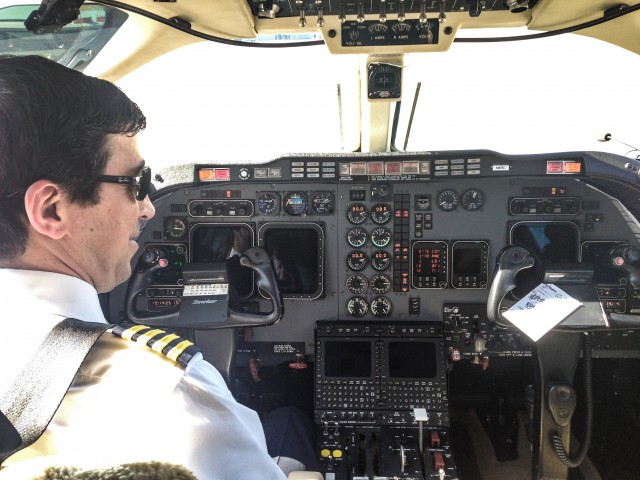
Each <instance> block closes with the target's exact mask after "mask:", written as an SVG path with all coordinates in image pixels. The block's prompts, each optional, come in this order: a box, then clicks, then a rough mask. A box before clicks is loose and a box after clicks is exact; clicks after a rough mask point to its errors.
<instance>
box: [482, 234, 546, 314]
mask: <svg viewBox="0 0 640 480" xmlns="http://www.w3.org/2000/svg"><path fill="white" fill-rule="evenodd" d="M496 264H497V265H496V272H495V275H494V277H493V281H492V282H491V288H490V289H489V298H488V299H487V317H488V319H489V320H490V321H492V322H494V323H497V324H498V325H503V326H508V325H510V323H509V322H508V321H506V320H503V317H502V315H501V314H500V304H501V303H502V299H503V298H504V297H505V295H507V293H509V292H510V291H511V290H513V289H514V288H515V287H516V275H517V274H518V273H519V272H521V271H522V270H526V269H528V268H531V267H533V265H534V264H535V261H534V259H533V257H532V256H531V254H530V253H529V251H528V250H527V249H526V248H523V247H519V246H516V245H510V246H508V247H505V248H504V249H502V251H501V252H500V253H499V254H498V258H497V261H496Z"/></svg>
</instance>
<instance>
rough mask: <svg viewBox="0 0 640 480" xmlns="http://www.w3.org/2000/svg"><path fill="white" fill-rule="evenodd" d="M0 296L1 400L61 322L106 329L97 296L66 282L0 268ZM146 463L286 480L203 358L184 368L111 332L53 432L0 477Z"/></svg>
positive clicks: (201, 475) (258, 428) (209, 477)
mask: <svg viewBox="0 0 640 480" xmlns="http://www.w3.org/2000/svg"><path fill="white" fill-rule="evenodd" d="M0 292H1V293H0V298H1V299H2V300H1V301H2V303H1V305H2V311H3V315H2V318H1V319H0V322H1V325H2V328H1V329H0V331H1V332H2V334H3V342H2V343H3V348H0V365H2V367H1V370H2V374H1V375H0V394H2V393H1V392H4V391H6V389H7V387H8V386H9V385H10V384H11V383H12V382H13V380H14V378H15V377H16V376H17V375H18V373H19V372H20V371H21V370H22V368H23V367H24V366H25V365H26V364H27V363H28V361H29V359H30V358H31V357H32V355H33V354H34V352H35V350H36V349H37V348H38V346H39V345H40V344H41V343H42V341H43V340H44V338H45V337H46V335H47V334H48V333H49V332H50V330H51V329H52V328H53V326H54V325H56V324H57V323H59V322H60V321H61V320H63V319H64V318H76V319H78V320H84V321H91V322H106V320H105V318H104V316H103V314H102V310H101V309H100V305H99V301H98V295H97V293H96V291H95V289H94V288H93V287H92V286H91V285H89V284H88V283H86V282H83V281H82V280H79V279H77V278H74V277H70V276H67V275H61V274H57V273H48V272H37V271H26V270H11V269H0ZM150 460H157V461H163V462H170V463H175V464H180V465H184V466H185V467H187V468H188V469H190V470H191V471H192V472H193V473H194V474H195V475H196V477H198V479H200V480H218V479H219V480H230V479H237V478H242V479H243V480H252V479H255V480H271V479H274V480H275V479H278V480H283V479H285V478H286V477H285V475H284V473H283V472H282V471H281V470H280V468H279V467H278V466H277V465H276V463H275V462H274V461H273V459H272V458H271V457H270V456H269V454H268V452H267V448H266V443H265V439H264V433H263V430H262V425H261V424H260V421H259V418H258V415H257V414H256V412H254V411H253V410H250V409H248V408H246V407H244V406H243V405H240V404H239V403H237V402H236V401H235V399H234V398H233V396H232V395H231V392H230V391H229V389H228V388H227V386H226V384H225V382H224V379H223V378H222V376H221V375H220V373H219V372H218V371H217V370H216V369H215V368H214V367H213V366H212V365H211V364H210V363H208V362H206V361H204V360H203V359H202V356H201V355H200V354H197V355H196V356H195V357H194V358H193V359H192V360H191V362H190V363H189V365H188V366H187V368H186V370H183V369H181V368H179V367H178V366H176V365H175V364H174V362H172V361H170V360H168V359H166V358H165V357H164V356H162V355H160V354H158V353H156V352H153V351H152V350H150V349H148V348H147V347H145V346H139V345H138V344H136V343H134V342H130V341H125V340H122V339H120V338H117V337H115V336H113V335H111V334H110V333H105V334H103V335H102V337H101V338H100V339H99V340H98V342H96V344H95V345H94V347H93V349H92V350H91V352H90V353H89V355H88V356H87V358H86V360H85V361H84V362H83V364H82V367H81V368H80V371H79V372H78V374H77V375H76V378H75V379H74V382H73V385H72V387H71V388H70V389H69V391H68V392H67V395H66V396H65V399H64V401H63V402H62V405H61V406H60V408H59V409H58V411H57V412H56V415H55V416H54V418H53V420H52V422H51V424H50V425H49V427H48V428H47V431H46V432H45V433H44V434H43V436H42V437H41V438H40V439H39V440H38V441H36V442H35V443H34V444H33V445H32V446H31V447H29V448H27V449H25V450H23V451H21V452H18V453H17V454H15V455H13V456H12V457H10V458H9V459H8V460H7V461H6V462H5V464H4V465H5V466H8V468H6V469H3V470H2V471H0V479H5V478H21V479H24V478H27V477H26V471H29V469H32V468H34V465H37V464H44V465H68V466H77V467H81V468H105V467H109V466H114V465H119V464H122V463H129V462H141V461H150ZM40 471H41V470H40Z"/></svg>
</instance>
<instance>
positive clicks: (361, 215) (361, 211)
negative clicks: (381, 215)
mask: <svg viewBox="0 0 640 480" xmlns="http://www.w3.org/2000/svg"><path fill="white" fill-rule="evenodd" d="M368 214H369V212H368V211H367V207H366V206H365V205H363V204H362V203H352V204H351V205H349V207H348V209H347V219H348V220H349V221H350V222H351V223H353V224H354V225H359V224H360V223H362V222H364V221H365V220H366V219H367V215H368Z"/></svg>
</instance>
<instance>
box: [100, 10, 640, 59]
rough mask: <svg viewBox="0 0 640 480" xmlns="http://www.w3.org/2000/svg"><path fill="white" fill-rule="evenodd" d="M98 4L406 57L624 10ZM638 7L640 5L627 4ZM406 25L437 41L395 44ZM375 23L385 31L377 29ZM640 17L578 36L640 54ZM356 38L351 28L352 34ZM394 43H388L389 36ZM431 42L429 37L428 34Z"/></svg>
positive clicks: (223, 33)
mask: <svg viewBox="0 0 640 480" xmlns="http://www.w3.org/2000/svg"><path fill="white" fill-rule="evenodd" d="M100 3H104V4H110V5H113V6H120V7H124V8H127V9H132V10H133V11H136V10H138V9H139V10H144V11H147V12H150V13H151V14H153V15H156V16H158V17H161V18H162V19H165V20H169V21H170V22H169V23H174V24H182V25H185V26H186V30H185V31H189V30H192V31H194V32H198V33H200V34H204V35H211V36H216V37H221V38H226V39H240V38H245V39H250V38H255V37H256V36H257V35H258V34H273V33H283V32H286V33H292V32H293V33H305V32H308V33H317V32H320V33H321V34H322V36H323V38H324V41H325V43H326V44H327V46H328V47H329V49H330V50H331V52H332V53H374V51H375V53H404V52H415V51H445V50H447V49H448V48H449V47H450V45H451V43H452V42H453V40H454V39H455V38H456V34H457V32H458V30H459V29H474V28H509V27H522V26H526V27H527V28H528V29H530V30H538V31H555V30H559V29H563V28H567V27H573V26H576V25H580V24H583V23H585V22H591V21H596V20H599V19H603V18H605V17H607V16H612V15H616V14H617V13H620V9H621V6H620V5H613V4H612V3H611V2H608V1H601V0H598V1H596V0H593V1H583V2H567V1H566V0H403V1H399V0H391V1H389V0H369V1H367V2H359V1H356V0H321V1H316V0H298V1H294V0H291V1H288V2H282V1H274V0H245V1H243V0H215V1H212V0H190V1H175V2H173V1H156V2H148V1H146V0H125V1H123V2H118V1H114V0H103V1H101V2H100ZM629 7H632V8H633V7H635V5H629ZM405 21H412V22H417V23H418V26H419V27H420V28H425V29H426V28H430V24H431V22H437V24H439V25H438V26H439V28H438V30H439V32H440V35H439V36H438V37H439V38H438V42H437V43H429V42H428V41H427V42H421V44H420V45H417V44H413V43H412V42H408V43H407V42H405V43H403V42H402V41H401V40H397V38H398V37H401V36H402V35H403V32H401V31H399V30H400V29H401V28H402V27H400V29H397V30H398V31H397V30H396V27H397V25H398V24H401V23H404V22H405ZM350 23H354V24H360V25H361V27H360V28H361V29H363V28H365V27H364V26H362V24H364V23H366V24H367V25H366V26H367V28H370V27H374V29H379V30H382V29H384V28H385V27H387V29H389V32H390V33H389V34H387V35H386V37H385V38H384V42H383V41H382V40H383V39H382V37H380V40H381V41H380V42H378V43H375V42H374V44H373V45H363V44H362V42H361V44H358V45H354V44H353V42H351V43H350V42H349V41H348V40H345V39H342V38H341V37H342V36H343V35H341V34H344V33H345V30H344V28H345V24H346V25H349V24H350ZM376 24H380V25H382V27H375V25H376ZM639 31H640V14H638V13H636V12H633V13H630V14H626V15H623V16H620V17H619V18H615V19H614V20H612V21H610V22H607V23H605V24H602V25H599V26H594V27H590V28H588V29H586V30H581V31H580V33H581V34H584V35H588V36H591V37H594V38H599V39H602V40H604V41H607V42H611V43H614V44H616V45H619V46H621V47H623V48H626V49H628V50H631V51H634V52H637V53H640V41H639V40H638V32H639ZM347 32H348V33H350V34H352V35H353V28H351V29H347ZM390 38H391V39H396V40H395V42H394V41H392V42H391V43H393V44H392V45H386V44H385V43H389V39H390ZM425 38H426V36H425Z"/></svg>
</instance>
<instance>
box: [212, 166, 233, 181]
mask: <svg viewBox="0 0 640 480" xmlns="http://www.w3.org/2000/svg"><path fill="white" fill-rule="evenodd" d="M214 177H215V178H214V180H215V181H216V182H222V181H225V180H230V179H231V173H230V171H229V169H228V168H216V169H215V173H214Z"/></svg>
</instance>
